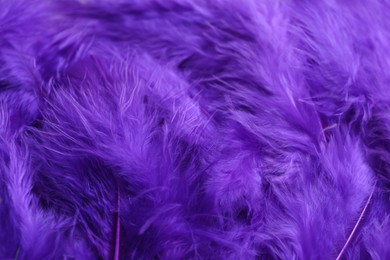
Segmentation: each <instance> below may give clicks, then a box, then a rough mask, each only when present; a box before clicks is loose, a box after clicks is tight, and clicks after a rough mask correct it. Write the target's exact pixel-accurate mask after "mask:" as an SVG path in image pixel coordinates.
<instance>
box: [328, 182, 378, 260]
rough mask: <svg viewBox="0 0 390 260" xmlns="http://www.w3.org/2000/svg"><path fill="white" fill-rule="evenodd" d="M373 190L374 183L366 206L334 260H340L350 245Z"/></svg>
mask: <svg viewBox="0 0 390 260" xmlns="http://www.w3.org/2000/svg"><path fill="white" fill-rule="evenodd" d="M375 188H376V183H374V185H373V188H372V191H371V193H370V195H369V196H368V198H367V201H366V204H365V205H364V207H363V209H362V212H361V213H360V215H359V218H358V220H357V221H356V223H355V225H354V226H353V229H352V231H351V233H350V234H349V236H348V238H347V240H346V241H345V244H344V245H343V247H342V248H341V250H340V253H339V254H338V255H337V258H336V259H337V260H339V259H341V258H342V257H343V254H344V252H345V251H346V249H347V247H348V245H349V244H350V243H351V240H352V238H353V237H354V235H355V233H356V231H357V229H358V227H359V225H361V222H362V220H363V217H364V216H365V215H366V212H367V209H368V206H369V205H370V202H371V199H372V195H373V194H374V191H375Z"/></svg>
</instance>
